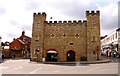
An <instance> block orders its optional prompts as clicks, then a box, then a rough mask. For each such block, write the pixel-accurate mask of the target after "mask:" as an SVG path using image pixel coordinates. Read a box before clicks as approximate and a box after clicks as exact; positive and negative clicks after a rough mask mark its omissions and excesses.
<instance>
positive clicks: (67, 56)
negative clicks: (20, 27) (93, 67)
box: [31, 11, 100, 62]
mask: <svg viewBox="0 0 120 76" xmlns="http://www.w3.org/2000/svg"><path fill="white" fill-rule="evenodd" d="M46 17H47V14H46V13H45V12H42V13H40V12H39V13H34V14H33V28H32V43H31V60H33V61H34V60H37V61H40V62H42V60H43V59H45V61H58V62H66V61H86V60H88V61H93V60H97V59H100V12H99V11H86V20H71V21H46ZM38 46H39V47H38ZM37 48H39V51H38V52H37V53H36V49H37ZM36 54H38V55H37V59H35V58H36Z"/></svg>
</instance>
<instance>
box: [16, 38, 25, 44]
mask: <svg viewBox="0 0 120 76" xmlns="http://www.w3.org/2000/svg"><path fill="white" fill-rule="evenodd" d="M17 40H18V41H19V42H21V43H22V44H25V43H24V42H23V41H22V40H20V39H17Z"/></svg>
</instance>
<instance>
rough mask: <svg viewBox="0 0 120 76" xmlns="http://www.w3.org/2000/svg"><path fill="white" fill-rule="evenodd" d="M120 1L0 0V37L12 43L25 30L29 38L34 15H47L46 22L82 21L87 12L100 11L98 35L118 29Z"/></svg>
mask: <svg viewBox="0 0 120 76" xmlns="http://www.w3.org/2000/svg"><path fill="white" fill-rule="evenodd" d="M118 1H119V0H0V36H1V37H2V41H3V42H5V41H10V42H11V41H12V40H13V38H17V37H19V36H20V35H21V32H22V31H23V30H25V33H26V35H27V36H29V37H31V34H32V22H33V13H34V12H36V13H38V12H46V13H47V20H48V21H49V20H50V17H53V19H52V20H53V21H54V20H57V21H59V20H62V21H63V20H80V19H81V20H83V19H86V17H85V11H86V10H100V13H101V14H100V18H101V21H100V24H101V36H103V35H106V34H109V33H111V32H112V31H114V30H115V29H116V28H117V27H118Z"/></svg>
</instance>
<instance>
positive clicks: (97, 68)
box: [87, 67, 100, 71]
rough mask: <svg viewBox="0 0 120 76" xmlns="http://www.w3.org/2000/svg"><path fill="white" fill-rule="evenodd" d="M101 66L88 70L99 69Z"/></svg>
mask: <svg viewBox="0 0 120 76" xmlns="http://www.w3.org/2000/svg"><path fill="white" fill-rule="evenodd" d="M99 68H100V67H96V68H93V69H90V70H87V71H93V70H97V69H99Z"/></svg>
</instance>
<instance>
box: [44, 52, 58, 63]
mask: <svg viewBox="0 0 120 76" xmlns="http://www.w3.org/2000/svg"><path fill="white" fill-rule="evenodd" d="M57 58H58V53H57V52H56V51H55V50H49V51H47V56H46V61H50V62H56V61H57Z"/></svg>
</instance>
